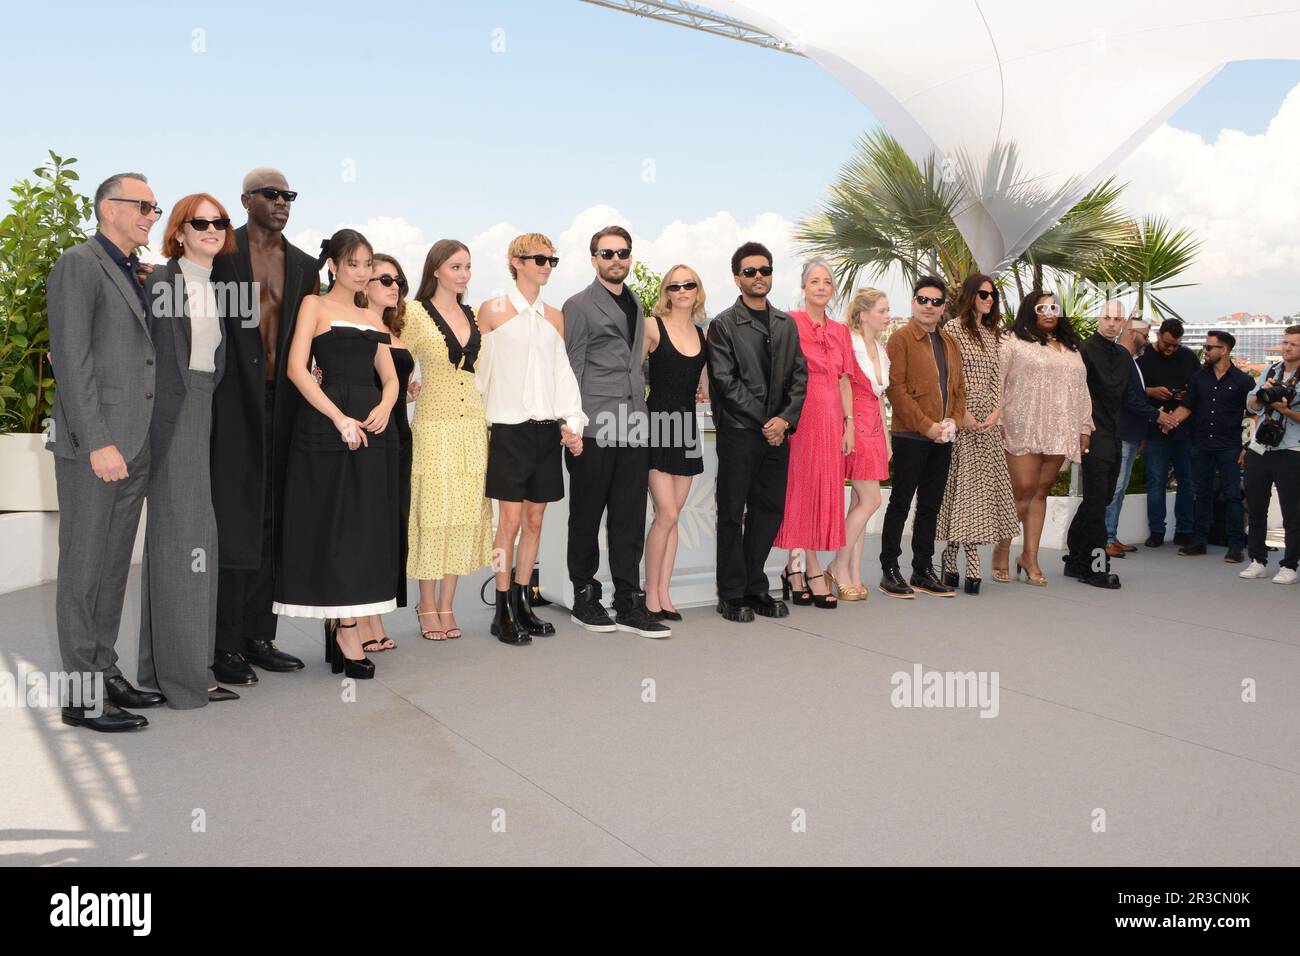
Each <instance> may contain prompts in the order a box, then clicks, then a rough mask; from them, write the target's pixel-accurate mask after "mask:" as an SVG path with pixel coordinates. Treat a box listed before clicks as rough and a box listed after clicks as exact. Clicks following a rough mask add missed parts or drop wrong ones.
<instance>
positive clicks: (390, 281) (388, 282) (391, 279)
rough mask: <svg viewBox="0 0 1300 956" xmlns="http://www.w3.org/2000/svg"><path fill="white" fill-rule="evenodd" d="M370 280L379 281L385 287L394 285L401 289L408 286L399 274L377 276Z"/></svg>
mask: <svg viewBox="0 0 1300 956" xmlns="http://www.w3.org/2000/svg"><path fill="white" fill-rule="evenodd" d="M370 281H371V282H378V283H379V284H380V285H381V286H383V287H384V288H385V289H388V288H391V287H392V286H397V287H398V288H399V289H405V288H406V283H405V282H403V281H402V280H401V279H399V278H398V277H397V276H390V275H382V276H375V277H373V278H372V279H370Z"/></svg>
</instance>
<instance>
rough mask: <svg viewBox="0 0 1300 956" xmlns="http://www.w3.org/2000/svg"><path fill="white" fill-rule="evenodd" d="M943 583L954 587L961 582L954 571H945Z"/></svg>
mask: <svg viewBox="0 0 1300 956" xmlns="http://www.w3.org/2000/svg"><path fill="white" fill-rule="evenodd" d="M943 583H944V584H946V585H948V587H950V588H955V587H956V586H957V585H959V584H961V578H960V577H958V576H957V572H956V571H945V572H943Z"/></svg>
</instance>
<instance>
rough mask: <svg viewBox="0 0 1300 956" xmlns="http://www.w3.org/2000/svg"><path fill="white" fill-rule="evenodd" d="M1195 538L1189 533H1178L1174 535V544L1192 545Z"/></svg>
mask: <svg viewBox="0 0 1300 956" xmlns="http://www.w3.org/2000/svg"><path fill="white" fill-rule="evenodd" d="M1195 540H1196V538H1195V537H1194V536H1193V535H1192V533H1191V532H1189V531H1180V532H1178V533H1177V534H1176V535H1174V544H1192V543H1193V542H1194V541H1195Z"/></svg>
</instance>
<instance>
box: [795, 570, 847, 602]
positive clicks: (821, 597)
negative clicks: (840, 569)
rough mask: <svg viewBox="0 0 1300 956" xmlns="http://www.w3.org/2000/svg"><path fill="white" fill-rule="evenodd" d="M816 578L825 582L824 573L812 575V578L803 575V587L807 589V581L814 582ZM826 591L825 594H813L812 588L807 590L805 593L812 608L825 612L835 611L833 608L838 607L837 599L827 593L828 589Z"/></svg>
mask: <svg viewBox="0 0 1300 956" xmlns="http://www.w3.org/2000/svg"><path fill="white" fill-rule="evenodd" d="M818 578H821V579H822V580H825V579H826V575H825V573H822V574H814V575H813V576H812V577H808V575H807V574H805V575H804V576H803V580H804V586H805V587H807V586H808V582H809V581H816V580H817V579H818ZM827 590H828V593H826V594H814V593H813V592H812V588H808V591H807V592H806V593H807V595H808V599H809V601H810V602H811V604H812V605H813V607H819V608H822V609H823V610H826V611H833V610H835V608H837V607H839V606H840V602H839V599H838V598H836V597H835V595H834V594H832V593H829V588H828V589H827Z"/></svg>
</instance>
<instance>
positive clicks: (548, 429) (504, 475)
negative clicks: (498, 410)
mask: <svg viewBox="0 0 1300 956" xmlns="http://www.w3.org/2000/svg"><path fill="white" fill-rule="evenodd" d="M562 457H563V456H562V455H561V445H560V423H559V422H558V421H553V422H538V421H526V422H520V423H519V424H517V425H493V426H492V427H491V430H490V432H489V434H488V455H487V486H486V490H485V492H484V493H485V494H486V495H487V497H489V498H494V499H495V500H497V501H535V502H543V501H559V500H560V499H561V498H563V497H564V469H563V467H562V466H561V465H560V460H561V458H562Z"/></svg>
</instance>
